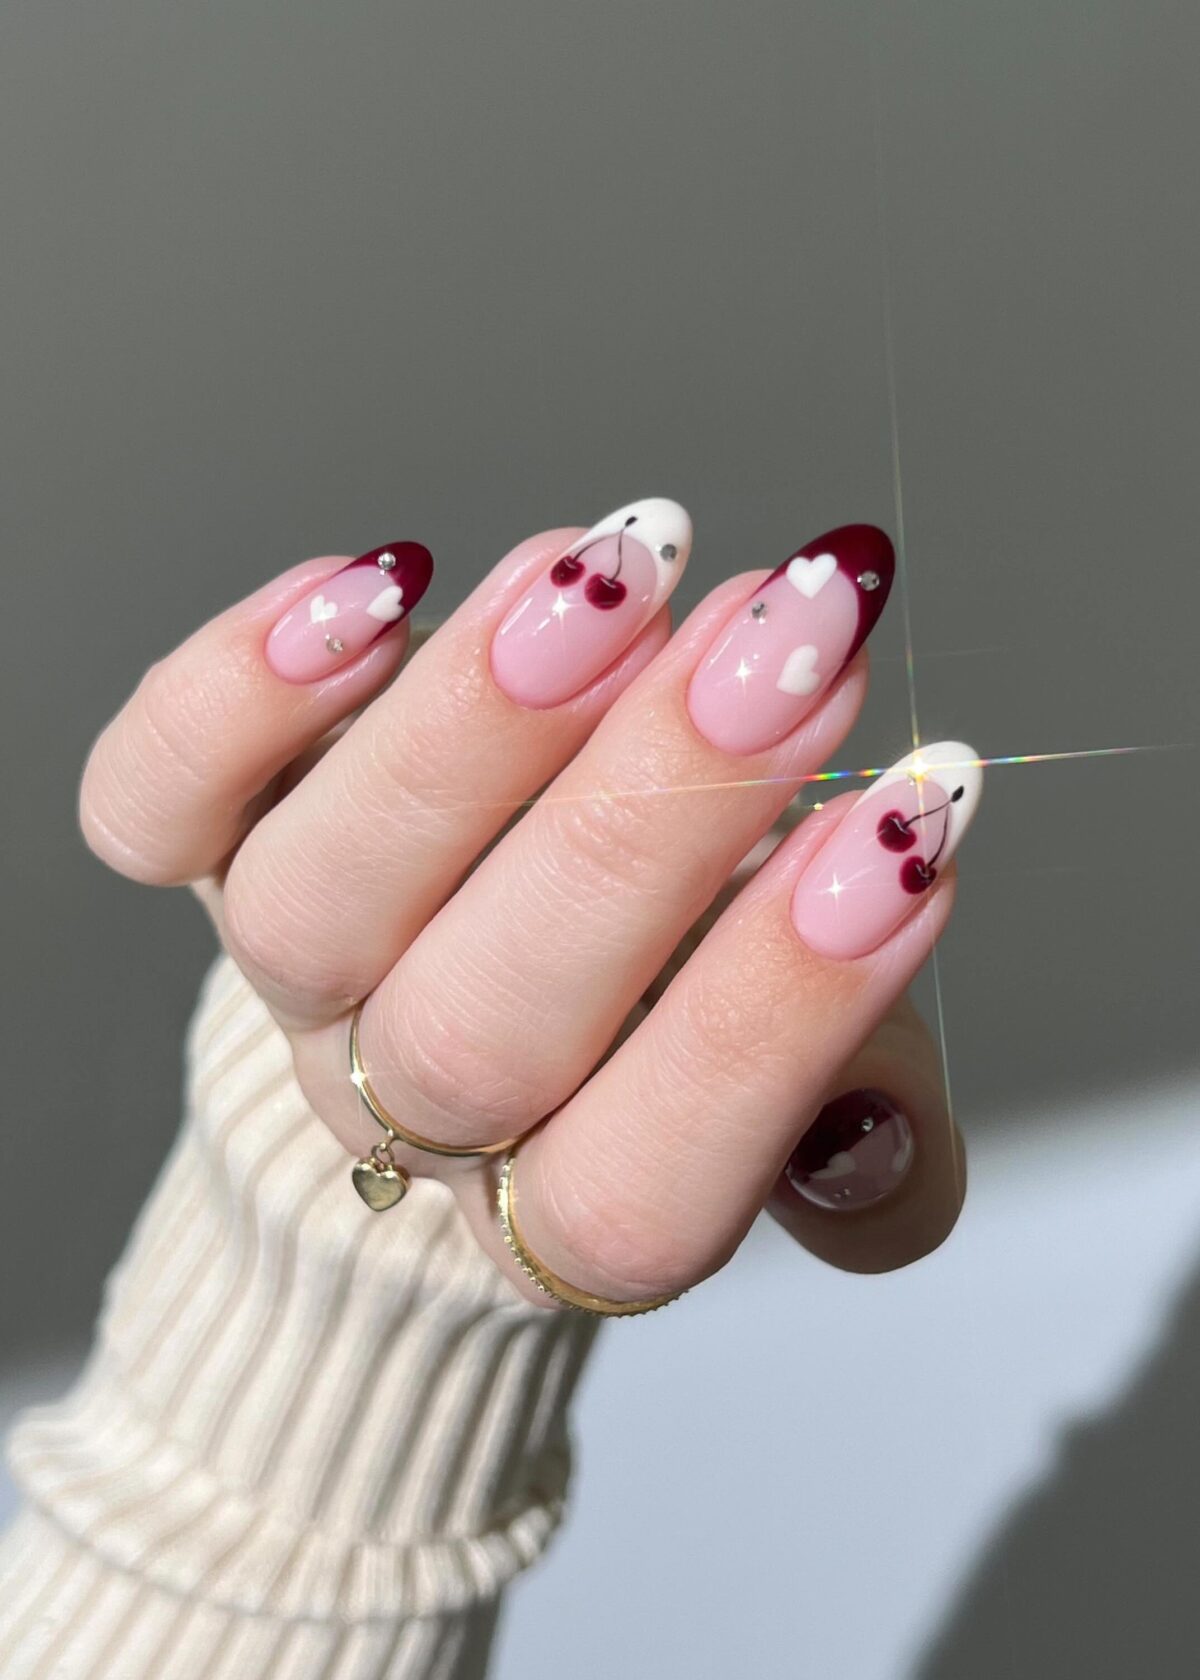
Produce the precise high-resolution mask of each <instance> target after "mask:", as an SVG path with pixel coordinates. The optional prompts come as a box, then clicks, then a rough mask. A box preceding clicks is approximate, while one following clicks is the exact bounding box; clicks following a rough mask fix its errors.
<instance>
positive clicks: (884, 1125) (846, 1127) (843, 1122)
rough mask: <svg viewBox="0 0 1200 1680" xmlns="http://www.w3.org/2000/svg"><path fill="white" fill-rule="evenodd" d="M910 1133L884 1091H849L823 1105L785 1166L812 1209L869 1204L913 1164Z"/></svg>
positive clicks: (901, 1113) (886, 1193)
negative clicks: (810, 1203)
mask: <svg viewBox="0 0 1200 1680" xmlns="http://www.w3.org/2000/svg"><path fill="white" fill-rule="evenodd" d="M912 1159H913V1133H912V1127H911V1126H910V1125H909V1123H908V1118H907V1116H906V1115H905V1113H904V1110H903V1109H902V1108H900V1107H899V1105H898V1104H897V1103H895V1102H893V1101H892V1099H891V1097H889V1096H888V1095H887V1093H886V1092H884V1091H847V1092H846V1093H845V1095H844V1096H840V1097H835V1098H834V1100H833V1101H832V1102H830V1103H826V1104H825V1107H824V1108H823V1109H822V1110H821V1112H820V1114H818V1115H817V1118H816V1119H815V1120H814V1121H813V1123H812V1125H811V1126H810V1127H809V1128H808V1130H807V1131H806V1132H805V1134H804V1136H803V1137H802V1138H801V1139H800V1142H799V1143H798V1144H797V1145H796V1147H795V1149H794V1150H793V1151H792V1157H791V1159H790V1160H789V1162H788V1164H787V1166H786V1167H785V1168H784V1174H785V1176H786V1178H787V1181H788V1183H789V1184H790V1185H791V1187H792V1189H793V1190H795V1192H796V1194H797V1195H799V1196H803V1197H804V1200H805V1201H806V1202H812V1203H813V1205H814V1206H815V1207H821V1208H836V1209H850V1208H861V1207H870V1206H871V1205H872V1203H874V1202H881V1201H882V1200H883V1198H884V1197H885V1196H890V1195H891V1193H892V1191H893V1190H895V1189H896V1188H897V1186H898V1185H899V1184H900V1182H901V1181H902V1179H903V1178H904V1177H905V1175H906V1174H907V1172H908V1169H909V1168H910V1167H911V1166H912Z"/></svg>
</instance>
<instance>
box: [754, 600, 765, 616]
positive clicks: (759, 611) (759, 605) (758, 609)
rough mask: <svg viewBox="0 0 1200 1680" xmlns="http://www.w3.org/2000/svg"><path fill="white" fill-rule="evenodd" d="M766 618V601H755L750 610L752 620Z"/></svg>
mask: <svg viewBox="0 0 1200 1680" xmlns="http://www.w3.org/2000/svg"><path fill="white" fill-rule="evenodd" d="M766 616H767V603H766V602H765V601H755V603H754V605H753V606H752V607H751V608H750V617H751V618H766Z"/></svg>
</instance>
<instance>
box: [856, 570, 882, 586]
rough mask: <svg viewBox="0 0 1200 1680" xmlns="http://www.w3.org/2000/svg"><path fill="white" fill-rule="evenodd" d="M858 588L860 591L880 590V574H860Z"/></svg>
mask: <svg viewBox="0 0 1200 1680" xmlns="http://www.w3.org/2000/svg"><path fill="white" fill-rule="evenodd" d="M858 587H859V588H860V589H878V588H879V573H878V572H859V574H858Z"/></svg>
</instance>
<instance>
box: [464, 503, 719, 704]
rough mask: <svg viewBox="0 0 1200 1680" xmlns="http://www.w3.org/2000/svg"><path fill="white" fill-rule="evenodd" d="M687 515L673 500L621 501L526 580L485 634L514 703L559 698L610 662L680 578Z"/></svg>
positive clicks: (688, 540) (687, 542) (687, 540)
mask: <svg viewBox="0 0 1200 1680" xmlns="http://www.w3.org/2000/svg"><path fill="white" fill-rule="evenodd" d="M691 547H692V522H691V520H690V519H689V518H688V516H687V514H686V513H685V512H684V510H683V508H681V507H680V506H679V504H678V502H668V501H663V500H660V499H652V500H650V501H644V502H630V504H629V506H628V507H623V508H618V509H617V511H616V513H612V514H609V516H608V518H607V519H602V520H601V521H600V523H599V524H598V525H593V526H592V528H591V530H590V531H589V532H588V533H587V535H586V536H583V537H580V538H579V540H578V541H577V542H574V543H572V544H571V546H570V548H569V549H567V551H566V553H565V554H561V555H560V556H559V558H558V559H557V560H556V561H555V562H554V564H553V565H552V566H549V567H548V568H547V569H546V571H545V572H543V573H542V575H541V577H539V578H538V580H537V582H536V583H534V584H533V585H531V587H530V588H529V589H528V590H526V592H525V594H524V595H522V597H521V599H520V600H519V601H518V602H517V604H516V606H515V607H514V608H513V609H512V611H511V612H510V613H509V615H508V617H507V618H506V619H505V620H504V622H503V624H501V626H500V628H499V630H497V632H496V635H495V637H494V639H493V641H492V675H493V677H495V679H496V683H497V686H498V687H499V688H501V689H502V690H503V691H504V693H505V694H507V695H508V697H509V699H510V700H515V701H516V702H517V704H518V705H521V706H537V707H545V706H557V705H560V704H561V703H562V701H564V700H569V699H570V698H571V696H572V695H573V694H578V693H579V691H580V689H582V688H586V687H587V685H588V684H589V683H590V682H591V681H592V680H593V679H594V678H596V677H598V676H599V675H600V673H601V672H602V671H604V670H607V668H608V667H609V666H610V665H611V664H612V663H613V661H614V659H616V658H617V657H618V655H619V654H621V653H623V652H624V650H625V649H626V648H627V647H628V646H629V644H630V642H632V641H633V639H634V637H635V636H636V635H637V634H638V632H639V630H641V629H643V628H644V627H645V625H646V624H648V623H649V621H650V620H651V618H653V616H654V614H655V613H656V612H657V611H658V609H659V607H661V606H662V604H663V602H664V601H665V600H666V599H667V597H668V595H670V593H671V591H672V590H673V589H674V587H675V585H676V583H677V582H678V581H679V578H680V575H681V574H682V572H683V568H684V566H685V565H686V563H687V557H688V555H689V553H690V552H691Z"/></svg>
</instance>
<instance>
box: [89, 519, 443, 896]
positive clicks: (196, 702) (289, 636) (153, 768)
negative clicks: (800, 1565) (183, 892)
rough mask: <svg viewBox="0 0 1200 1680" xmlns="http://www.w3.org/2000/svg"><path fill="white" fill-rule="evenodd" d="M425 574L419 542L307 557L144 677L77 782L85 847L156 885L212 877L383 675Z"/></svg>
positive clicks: (395, 657)
mask: <svg viewBox="0 0 1200 1680" xmlns="http://www.w3.org/2000/svg"><path fill="white" fill-rule="evenodd" d="M432 569H433V561H432V557H431V556H430V554H429V551H428V550H427V549H425V548H422V547H421V545H420V544H419V543H395V544H393V545H391V547H389V548H384V549H372V550H371V551H370V552H369V553H367V554H365V555H362V556H360V557H359V558H358V559H357V560H352V561H349V562H347V561H346V560H344V559H340V558H338V557H336V556H333V557H326V558H325V559H321V560H310V561H308V562H306V563H305V564H304V565H301V566H296V567H294V568H293V569H292V570H291V571H289V572H287V573H285V574H284V576H283V577H281V578H277V579H276V580H275V581H274V582H273V583H270V584H268V585H267V586H266V587H265V588H263V589H260V590H259V591H258V592H257V593H256V594H254V595H252V596H250V598H249V599H248V600H245V601H242V602H240V603H239V604H238V605H237V606H235V607H232V608H230V609H229V611H228V612H225V613H222V614H221V616H220V617H219V618H216V619H213V620H212V622H211V623H209V624H206V625H205V626H204V627H203V628H202V629H201V630H199V631H197V632H196V634H195V635H194V636H192V637H191V638H190V639H189V640H188V641H187V642H185V643H184V644H183V646H182V647H181V648H179V649H178V650H177V651H176V652H175V653H173V654H171V655H169V657H168V658H166V659H164V660H163V661H161V663H159V664H158V665H155V666H154V667H152V669H151V670H150V671H149V672H148V673H147V674H146V676H145V678H144V679H143V681H142V683H141V684H140V685H139V687H138V689H137V692H136V693H135V694H134V695H133V697H132V698H131V699H130V701H129V702H128V703H127V705H126V706H125V707H124V708H123V709H122V711H121V712H120V713H119V714H118V715H117V717H116V718H115V719H114V720H113V722H112V723H110V724H109V726H108V728H107V729H105V731H104V732H103V734H102V735H101V736H100V739H99V740H98V741H97V742H96V745H95V747H94V748H93V750H92V753H91V756H90V758H89V760H88V765H87V768H86V770H85V772H84V778H83V787H82V790H81V794H80V821H81V824H82V827H83V831H84V834H85V836H86V838H87V841H88V843H89V845H90V846H91V847H92V849H93V851H95V852H96V853H97V855H98V856H99V857H101V858H103V859H104V861H105V862H106V863H108V864H109V865H110V866H111V867H112V868H114V869H117V870H119V871H120V872H121V873H122V874H125V875H129V876H131V877H133V878H134V879H135V880H139V881H145V882H148V883H153V884H156V885H170V884H177V883H181V882H185V881H192V880H197V879H199V878H200V877H202V876H204V875H206V874H208V873H209V872H210V871H212V870H214V869H216V868H217V867H218V866H219V865H220V864H221V863H222V862H223V860H224V859H225V858H227V857H228V855H229V853H230V852H231V851H232V850H233V848H234V847H235V846H236V845H237V843H238V841H239V840H240V839H241V837H242V834H243V832H244V829H245V827H246V825H247V820H248V808H249V807H250V806H251V804H252V802H253V801H254V799H255V797H256V796H257V795H258V794H259V793H260V792H261V791H262V789H263V788H264V787H266V786H267V784H268V783H270V782H271V781H272V780H273V779H274V778H275V777H276V776H277V775H278V774H279V773H280V771H281V770H283V768H284V767H285V766H286V765H287V764H288V763H289V762H290V761H291V760H292V759H293V758H294V757H295V756H296V755H297V754H298V753H299V752H301V751H302V750H303V749H304V748H306V747H308V746H309V745H310V744H311V743H312V742H314V741H316V740H318V739H319V738H320V737H321V736H322V735H324V734H325V733H326V731H327V730H329V729H331V728H332V727H333V726H334V725H335V724H336V723H338V722H339V721H340V720H341V719H342V718H344V717H345V716H346V715H347V714H348V713H350V712H352V711H353V710H354V709H355V708H356V707H358V706H361V705H363V704H364V703H365V702H366V701H367V700H369V699H370V698H371V697H372V695H374V694H375V693H377V692H378V690H379V689H380V688H381V687H382V686H383V684H384V683H385V682H386V681H387V680H388V678H389V677H391V676H392V675H393V674H394V672H395V671H396V669H397V667H398V665H399V663H400V660H401V658H402V657H403V654H404V649H405V647H406V645H407V636H408V632H407V626H406V625H405V624H404V622H403V621H404V620H405V619H406V618H407V615H408V613H409V612H410V611H411V609H412V607H414V606H415V605H416V603H417V602H418V601H419V600H420V598H421V595H422V594H423V593H424V591H425V588H426V587H427V585H428V583H429V579H430V576H431V573H432Z"/></svg>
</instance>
